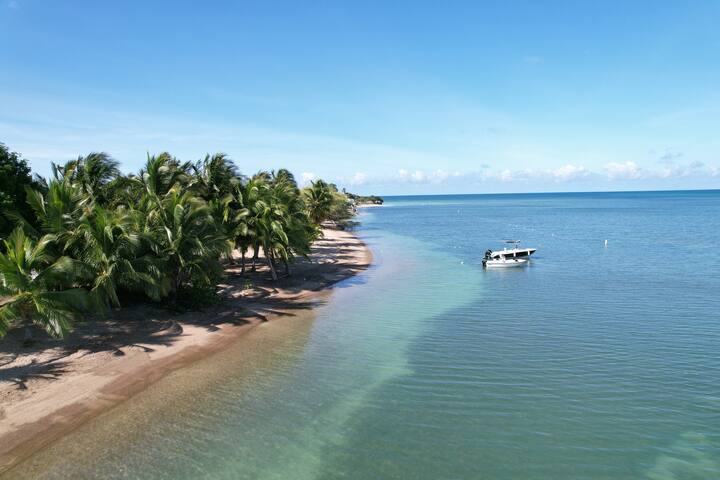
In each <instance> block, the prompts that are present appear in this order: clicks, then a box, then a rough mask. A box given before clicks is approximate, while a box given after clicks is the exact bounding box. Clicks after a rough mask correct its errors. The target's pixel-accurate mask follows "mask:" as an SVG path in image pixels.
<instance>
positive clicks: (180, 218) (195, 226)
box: [145, 185, 228, 298]
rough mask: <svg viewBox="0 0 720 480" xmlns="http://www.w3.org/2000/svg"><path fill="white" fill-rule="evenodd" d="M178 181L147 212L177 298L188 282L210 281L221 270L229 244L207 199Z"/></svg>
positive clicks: (149, 228) (155, 248)
mask: <svg viewBox="0 0 720 480" xmlns="http://www.w3.org/2000/svg"><path fill="white" fill-rule="evenodd" d="M181 190H182V187H180V186H179V185H178V186H176V187H174V188H172V189H170V191H169V192H168V193H167V194H166V195H165V196H164V197H163V198H162V200H161V202H160V204H159V208H156V209H153V210H151V211H150V212H148V214H147V219H146V229H145V230H146V231H147V232H148V233H149V234H150V235H151V238H152V249H153V251H154V253H155V255H156V256H157V258H158V259H159V261H161V262H163V263H164V265H165V267H164V268H165V271H166V272H167V275H168V277H169V280H170V291H171V293H172V295H173V297H175V298H176V296H177V293H178V291H179V289H180V288H181V287H182V286H184V285H188V284H193V285H207V284H211V283H212V282H213V281H214V280H216V279H217V278H218V277H219V276H220V275H221V274H222V267H221V265H220V262H219V258H220V256H221V255H222V254H223V253H226V252H227V249H228V245H227V242H226V241H225V238H224V237H223V235H222V231H221V230H220V229H218V228H217V225H216V224H215V221H214V219H213V217H212V214H211V210H210V208H209V207H208V205H207V203H206V202H205V201H203V200H202V199H200V198H198V197H196V196H195V195H194V194H193V192H192V191H189V190H185V191H184V192H181Z"/></svg>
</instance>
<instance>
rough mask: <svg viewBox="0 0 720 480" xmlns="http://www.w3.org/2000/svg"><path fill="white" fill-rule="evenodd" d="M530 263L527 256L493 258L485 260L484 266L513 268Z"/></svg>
mask: <svg viewBox="0 0 720 480" xmlns="http://www.w3.org/2000/svg"><path fill="white" fill-rule="evenodd" d="M527 264H528V261H527V259H526V258H491V259H489V260H483V266H484V267H485V268H511V267H524V266H525V265H527Z"/></svg>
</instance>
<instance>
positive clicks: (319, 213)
mask: <svg viewBox="0 0 720 480" xmlns="http://www.w3.org/2000/svg"><path fill="white" fill-rule="evenodd" d="M303 193H304V195H305V204H306V205H307V210H308V215H310V219H311V220H312V221H313V222H314V223H315V224H317V225H320V224H321V223H322V222H324V221H325V220H326V219H327V216H328V214H329V213H330V210H331V209H332V205H333V191H332V189H331V188H330V186H329V185H328V184H327V183H325V182H324V181H322V180H317V181H315V182H311V184H310V187H308V188H306V189H305V190H304V192H303Z"/></svg>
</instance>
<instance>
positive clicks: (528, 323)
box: [8, 191, 720, 480]
mask: <svg viewBox="0 0 720 480" xmlns="http://www.w3.org/2000/svg"><path fill="white" fill-rule="evenodd" d="M361 220H362V221H363V226H362V227H361V228H360V229H359V232H358V233H359V235H360V236H361V238H363V239H364V240H365V241H366V242H367V243H368V244H369V246H370V248H371V249H372V250H373V253H374V255H375V264H374V266H373V267H372V268H371V269H370V270H368V271H367V272H365V273H363V274H361V275H359V276H357V277H355V278H353V279H350V280H348V281H345V282H343V283H342V284H341V285H340V288H337V289H336V290H335V291H334V293H333V294H332V295H331V296H329V297H328V300H327V301H326V302H325V303H324V304H323V305H322V306H320V307H319V308H318V309H317V311H316V315H315V318H311V317H309V316H297V317H288V318H285V319H282V320H279V321H277V322H271V323H269V324H265V325H262V326H261V327H258V328H256V329H255V330H253V331H252V332H250V333H249V334H248V335H247V336H246V337H245V338H244V339H243V340H241V341H240V342H239V343H238V345H237V347H233V348H230V349H229V350H226V351H224V352H221V353H220V354H218V355H215V356H213V357H211V358H208V359H207V360H204V361H201V362H198V363H197V364H195V365H193V366H191V367H189V368H187V369H184V370H182V371H178V372H175V373H174V374H172V375H170V376H169V377H168V378H167V379H165V380H163V381H161V382H159V383H157V384H155V385H154V386H152V387H151V388H150V389H148V390H147V391H146V392H143V393H142V394H140V395H138V396H137V397H135V398H133V399H132V400H131V401H129V402H127V403H126V404H124V405H122V406H121V407H119V408H116V409H115V410H113V411H111V412H109V413H108V414H106V415H104V416H102V417H100V418H99V419H97V421H94V422H92V423H90V424H88V425H86V426H84V427H82V428H80V429H79V430H77V431H76V432H75V433H73V434H71V435H69V436H68V437H66V438H64V439H63V440H61V441H60V442H58V443H57V444H55V445H54V446H53V447H51V448H49V449H47V450H45V451H43V452H40V453H39V454H37V455H35V456H34V457H32V458H31V459H30V460H29V461H28V462H26V463H25V464H23V465H20V466H19V467H18V468H17V469H16V470H14V471H13V472H8V473H9V474H10V475H12V478H53V479H54V478H110V479H112V478H163V479H165V478H167V479H184V478H187V479H190V478H192V479H195V478H208V479H210V478H213V479H215V478H217V479H237V478H247V479H335V478H351V479H368V478H398V479H399V478H402V479H405V478H408V479H410V478H412V479H474V478H489V479H555V480H562V479H577V478H587V479H600V478H602V479H606V478H613V479H638V478H647V479H653V480H659V479H706V478H707V479H711V478H720V297H719V295H720V235H719V234H720V192H719V191H713V192H673V193H669V192H662V193H659V192H658V193H654V192H649V193H605V194H603V193H596V194H542V195H485V196H443V197H398V198H390V199H388V201H387V204H386V206H384V207H382V208H377V209H368V210H367V211H364V212H363V213H362V216H361ZM507 237H512V238H520V239H522V240H523V242H524V244H525V245H527V246H535V247H537V248H538V252H537V254H536V256H535V257H534V258H533V261H532V263H531V265H530V266H529V267H528V268H525V269H520V270H507V271H483V269H482V268H481V262H480V261H481V259H482V255H483V252H484V250H485V249H487V248H490V247H497V246H499V240H501V239H503V238H507ZM606 239H607V240H608V244H607V246H604V240H606ZM8 478H9V477H8Z"/></svg>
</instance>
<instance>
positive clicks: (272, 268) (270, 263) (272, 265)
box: [265, 250, 278, 282]
mask: <svg viewBox="0 0 720 480" xmlns="http://www.w3.org/2000/svg"><path fill="white" fill-rule="evenodd" d="M265 258H266V259H267V264H268V267H270V275H271V276H272V279H273V282H276V281H277V279H278V276H277V272H276V271H275V261H274V260H273V255H272V251H270V252H268V251H267V250H265Z"/></svg>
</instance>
